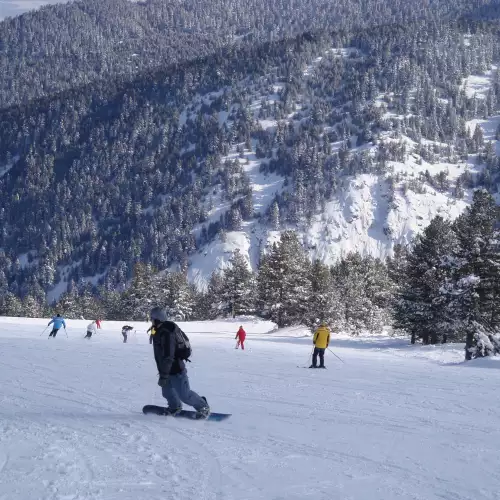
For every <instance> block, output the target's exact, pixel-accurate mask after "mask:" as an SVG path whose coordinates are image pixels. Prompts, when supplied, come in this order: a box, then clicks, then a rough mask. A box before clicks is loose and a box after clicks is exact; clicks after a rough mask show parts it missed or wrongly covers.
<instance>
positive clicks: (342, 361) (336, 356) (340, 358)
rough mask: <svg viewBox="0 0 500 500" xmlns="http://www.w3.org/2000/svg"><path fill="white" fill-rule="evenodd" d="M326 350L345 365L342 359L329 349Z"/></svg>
mask: <svg viewBox="0 0 500 500" xmlns="http://www.w3.org/2000/svg"><path fill="white" fill-rule="evenodd" d="M327 349H328V350H329V351H330V352H331V353H332V354H333V355H334V356H335V357H336V358H337V359H340V361H342V363H344V364H345V362H344V360H343V359H342V358H339V357H338V356H337V355H336V354H335V353H334V352H333V351H332V350H331V349H330V348H329V347H327Z"/></svg>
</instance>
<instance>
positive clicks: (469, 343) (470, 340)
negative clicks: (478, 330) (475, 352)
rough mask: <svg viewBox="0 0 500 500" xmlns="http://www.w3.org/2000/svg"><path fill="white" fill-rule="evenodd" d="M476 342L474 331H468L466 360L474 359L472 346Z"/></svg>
mask: <svg viewBox="0 0 500 500" xmlns="http://www.w3.org/2000/svg"><path fill="white" fill-rule="evenodd" d="M473 343H474V334H473V333H472V331H468V332H467V337H466V338H465V361H470V360H471V359H472V353H471V352H470V348H471V347H472V344H473Z"/></svg>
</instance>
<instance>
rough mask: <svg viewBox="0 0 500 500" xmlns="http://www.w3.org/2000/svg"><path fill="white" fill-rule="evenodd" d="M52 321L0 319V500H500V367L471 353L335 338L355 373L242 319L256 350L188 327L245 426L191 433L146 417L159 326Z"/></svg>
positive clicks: (197, 360)
mask: <svg viewBox="0 0 500 500" xmlns="http://www.w3.org/2000/svg"><path fill="white" fill-rule="evenodd" d="M16 323H17V324H16ZM45 325H46V322H44V321H43V320H40V321H37V320H6V319H4V318H0V352H2V358H1V360H0V500H28V499H29V500H35V499H36V500H38V499H39V500H90V499H92V500H136V499H143V498H147V499H148V500H160V499H162V500H164V499H166V498H176V499H178V500H188V499H193V498H196V499H202V500H233V499H238V500H257V499H265V500H295V499H296V500H299V499H300V500H303V499H308V498H310V499H313V498H314V499H315V500H316V499H324V500H327V499H328V500H330V499H335V498H338V499H343V500H349V499H356V500H357V499H361V500H364V499H367V500H368V499H369V500H379V499H380V500H396V499H415V500H432V499H440V500H443V499H445V500H448V499H449V500H492V499H498V498H499V496H498V485H499V484H500V457H499V454H498V449H499V446H500V415H499V412H498V401H499V398H498V394H497V393H498V390H497V388H498V384H499V382H500V371H499V370H498V369H497V368H500V362H496V361H495V360H491V361H490V360H488V363H476V362H473V363H472V364H464V363H461V362H458V360H459V359H460V358H459V356H461V354H462V351H461V346H459V347H454V346H444V347H441V346H439V347H434V348H432V349H428V348H421V347H410V346H407V345H406V342H404V341H401V340H399V341H398V340H394V339H385V340H383V339H375V340H373V341H370V342H362V341H358V340H351V339H348V338H346V337H342V336H334V338H333V341H332V344H333V345H332V347H333V348H334V349H335V350H336V353H337V354H338V355H339V356H341V357H342V358H343V359H344V361H345V364H341V363H340V362H339V361H338V360H336V359H335V358H334V357H333V356H332V355H331V354H330V353H327V355H326V359H327V365H328V370H314V371H313V370H307V369H306V370H304V369H301V368H300V366H307V365H308V363H309V358H308V355H309V353H310V351H311V338H310V337H304V338H301V337H295V338H292V337H286V336H285V335H283V334H282V332H279V331H278V332H275V333H272V334H266V333H265V332H266V331H268V330H269V329H270V328H269V323H267V324H264V323H262V324H259V323H258V322H255V321H253V322H251V321H247V322H244V321H243V325H244V326H245V327H246V328H247V330H248V331H249V332H250V333H249V335H248V337H247V342H246V345H247V349H246V350H245V351H244V352H242V351H240V350H235V349H234V334H233V332H232V330H234V331H235V330H236V328H237V326H238V325H239V324H238V325H237V324H236V323H235V322H219V323H215V322H214V323H210V322H206V323H196V324H183V328H184V329H185V331H186V332H187V333H188V334H189V336H190V338H191V340H192V343H193V347H194V355H193V363H192V364H190V365H189V366H188V370H189V373H190V379H191V385H192V387H193V389H194V390H196V391H197V392H199V393H200V394H202V395H206V396H207V398H208V400H209V402H210V403H211V406H212V408H213V410H214V411H222V412H229V413H232V414H233V416H232V417H231V418H230V419H229V420H227V421H225V422H221V423H212V422H190V421H187V420H181V419H178V420H174V419H168V418H161V417H156V416H145V415H143V414H142V413H141V409H142V406H143V405H144V404H149V403H153V404H161V403H162V398H161V393H160V389H159V387H158V386H157V385H156V381H157V373H156V368H155V365H154V360H153V355H152V348H151V346H150V345H149V344H148V338H147V335H146V334H145V330H146V327H144V328H142V329H141V328H139V327H137V329H138V333H137V334H136V335H135V336H134V335H132V336H131V338H130V343H128V344H126V345H125V344H123V343H122V342H121V341H120V338H121V335H120V326H121V324H118V323H116V324H115V323H110V322H104V323H103V330H102V331H100V332H99V333H98V334H97V336H96V337H95V338H92V339H91V341H90V342H89V341H86V340H84V339H83V338H82V337H83V335H84V333H85V332H84V329H85V325H86V322H85V321H82V322H79V321H69V322H68V336H69V338H66V336H65V335H64V332H63V333H62V335H61V333H59V334H58V336H57V338H56V339H50V340H48V339H47V338H46V335H44V336H42V337H40V336H39V335H40V332H41V331H42V330H43V328H44V327H45ZM235 327H236V328H235ZM204 330H206V332H205V333H195V332H203V331H204ZM211 332H212V333H211ZM224 332H227V333H224ZM47 333H48V332H47ZM288 334H290V332H288ZM297 366H299V368H297Z"/></svg>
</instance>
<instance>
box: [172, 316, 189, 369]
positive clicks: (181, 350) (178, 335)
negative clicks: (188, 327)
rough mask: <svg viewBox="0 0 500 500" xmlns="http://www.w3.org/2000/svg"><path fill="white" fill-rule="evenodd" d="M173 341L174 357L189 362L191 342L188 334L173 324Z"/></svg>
mask: <svg viewBox="0 0 500 500" xmlns="http://www.w3.org/2000/svg"><path fill="white" fill-rule="evenodd" d="M175 341H176V347H175V357H176V358H177V359H182V360H183V361H188V362H189V363H191V361H190V359H189V357H190V356H191V343H190V342H189V338H188V336H187V335H186V334H185V333H184V332H183V331H182V330H181V329H180V328H179V327H178V326H177V325H175Z"/></svg>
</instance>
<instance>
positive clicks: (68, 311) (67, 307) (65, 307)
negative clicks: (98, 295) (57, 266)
mask: <svg viewBox="0 0 500 500" xmlns="http://www.w3.org/2000/svg"><path fill="white" fill-rule="evenodd" d="M55 311H56V313H59V314H61V315H63V316H64V317H66V318H71V319H79V318H80V317H81V309H80V305H79V297H78V292H77V288H76V286H75V285H74V284H73V282H70V284H69V287H68V290H67V291H66V292H64V293H63V294H62V295H61V296H60V297H59V300H58V301H57V304H56V307H55Z"/></svg>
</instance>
